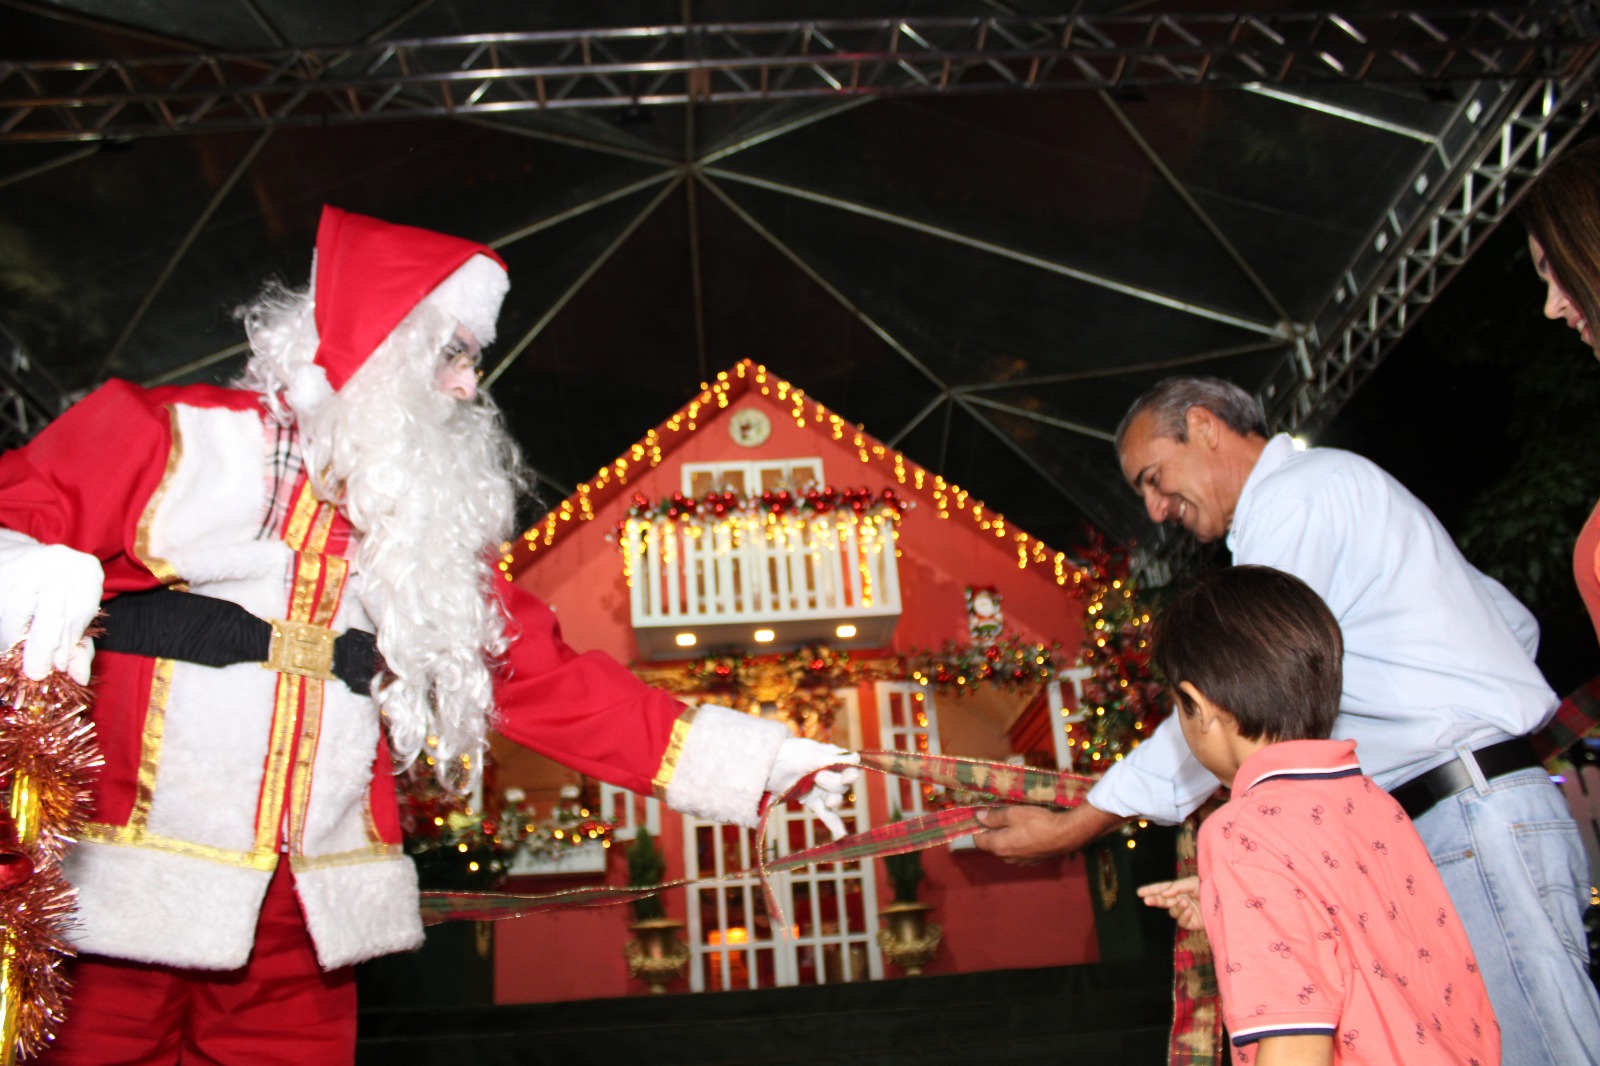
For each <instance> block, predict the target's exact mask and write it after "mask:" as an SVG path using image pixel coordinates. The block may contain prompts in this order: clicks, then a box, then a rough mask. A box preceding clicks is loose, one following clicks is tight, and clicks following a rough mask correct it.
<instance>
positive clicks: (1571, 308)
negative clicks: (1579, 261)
mask: <svg viewBox="0 0 1600 1066" xmlns="http://www.w3.org/2000/svg"><path fill="white" fill-rule="evenodd" d="M1528 254H1529V255H1531V256H1533V268H1534V269H1535V270H1537V271H1538V272H1539V277H1541V278H1543V279H1544V284H1545V294H1544V317H1546V318H1550V319H1560V320H1561V321H1563V322H1565V323H1566V324H1567V325H1568V326H1570V327H1571V328H1573V329H1575V330H1577V331H1578V336H1580V337H1582V338H1583V343H1585V344H1587V345H1588V346H1589V347H1590V348H1591V349H1594V347H1595V344H1594V334H1593V333H1592V332H1590V329H1589V323H1588V322H1585V321H1584V319H1583V312H1582V311H1580V310H1578V305H1577V304H1575V303H1573V302H1572V299H1571V297H1569V296H1568V295H1567V294H1566V291H1565V290H1564V289H1562V288H1561V283H1560V282H1559V281H1557V280H1556V276H1555V274H1554V273H1553V272H1552V271H1551V270H1550V263H1549V260H1548V259H1546V258H1545V254H1544V246H1543V245H1541V244H1540V243H1539V239H1538V238H1537V237H1534V236H1533V235H1532V234H1529V235H1528ZM1595 357H1596V358H1600V350H1595Z"/></svg>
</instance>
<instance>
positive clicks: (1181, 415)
mask: <svg viewBox="0 0 1600 1066" xmlns="http://www.w3.org/2000/svg"><path fill="white" fill-rule="evenodd" d="M1191 407H1204V408H1205V409H1206V410H1207V411H1210V412H1211V413H1212V414H1214V415H1216V416H1217V417H1218V418H1220V419H1222V422H1223V424H1224V425H1226V426H1227V427H1228V428H1229V429H1231V430H1233V431H1234V432H1235V433H1237V434H1239V435H1240V436H1241V437H1248V436H1250V435H1251V434H1252V433H1254V434H1258V435H1259V436H1263V437H1265V436H1267V418H1266V415H1264V414H1263V413H1262V411H1261V405H1260V404H1259V403H1257V402H1256V398H1255V397H1254V396H1252V395H1250V394H1249V393H1248V392H1245V391H1244V390H1243V389H1241V388H1240V387H1239V386H1237V385H1235V384H1234V383H1233V382H1231V381H1223V380H1222V379H1221V378H1196V377H1185V378H1163V379H1161V380H1160V381H1158V382H1156V383H1155V384H1154V385H1153V386H1151V387H1150V389H1149V391H1147V392H1146V393H1145V394H1144V395H1143V396H1141V397H1139V398H1138V399H1137V400H1135V401H1133V406H1132V407H1130V408H1128V413H1127V414H1125V415H1123V416H1122V422H1121V423H1120V424H1118V426H1117V451H1118V452H1121V451H1122V439H1123V438H1124V437H1126V436H1127V435H1128V427H1129V426H1130V425H1132V424H1133V420H1134V419H1135V418H1137V417H1139V416H1140V415H1142V414H1144V413H1145V412H1146V411H1148V412H1150V415H1151V417H1152V418H1153V419H1154V423H1155V424H1154V431H1155V435H1156V436H1157V437H1169V438H1171V439H1173V440H1176V441H1178V442H1179V443H1180V444H1181V443H1183V442H1184V441H1187V440H1188V439H1189V423H1188V414H1189V408H1191Z"/></svg>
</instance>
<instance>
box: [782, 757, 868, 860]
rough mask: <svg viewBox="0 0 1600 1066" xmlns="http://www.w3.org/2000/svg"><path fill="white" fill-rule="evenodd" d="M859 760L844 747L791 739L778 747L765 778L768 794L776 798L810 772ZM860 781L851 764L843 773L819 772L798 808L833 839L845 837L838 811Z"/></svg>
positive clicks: (859, 774) (857, 770)
mask: <svg viewBox="0 0 1600 1066" xmlns="http://www.w3.org/2000/svg"><path fill="white" fill-rule="evenodd" d="M860 761H861V756H859V755H857V754H856V753H855V752H853V751H849V750H847V749H845V748H840V747H835V746H834V745H832V744H819V743H817V742H816V741H815V740H805V739H804V738H801V737H790V738H789V739H788V740H785V741H784V742H783V744H782V745H780V746H779V748H778V757H777V758H776V759H774V760H773V762H772V770H771V772H770V773H768V775H767V791H768V792H770V793H772V796H773V798H774V799H777V798H778V797H780V796H782V795H783V794H784V793H785V792H787V791H789V789H791V788H793V787H794V784H795V782H796V781H799V780H800V779H801V778H802V777H805V776H806V775H807V774H809V773H811V772H812V771H815V770H820V768H821V767H824V766H834V765H836V764H838V763H859V762H860ZM859 780H861V770H860V769H859V768H857V767H856V766H853V765H852V766H846V767H845V768H844V769H842V770H821V772H819V773H818V774H817V776H816V778H815V779H814V780H813V782H812V784H813V787H812V789H811V790H810V791H809V792H807V793H806V794H805V795H803V796H801V797H800V805H801V806H802V807H804V808H805V809H806V810H808V811H810V812H811V816H812V817H813V818H816V819H817V820H818V821H820V822H821V823H822V824H823V825H825V826H827V827H828V832H830V833H832V834H833V839H835V840H838V839H839V838H840V837H842V836H844V822H843V821H842V820H841V819H840V818H839V815H838V813H837V812H838V811H839V810H840V809H842V808H843V807H844V799H845V797H846V796H847V795H849V794H850V786H851V785H854V784H855V783H856V782H857V781H859Z"/></svg>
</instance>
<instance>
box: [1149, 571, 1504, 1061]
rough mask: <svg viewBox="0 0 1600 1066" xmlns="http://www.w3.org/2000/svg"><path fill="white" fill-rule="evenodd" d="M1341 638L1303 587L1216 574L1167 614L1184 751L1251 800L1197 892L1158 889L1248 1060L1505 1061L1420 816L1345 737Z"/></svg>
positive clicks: (1251, 575) (1208, 851) (1153, 902)
mask: <svg viewBox="0 0 1600 1066" xmlns="http://www.w3.org/2000/svg"><path fill="white" fill-rule="evenodd" d="M1343 654H1344V642H1343V639H1342V637H1341V635H1340V632H1339V624H1338V622H1337V621H1335V620H1334V617H1333V615H1332V613H1331V612H1330V611H1329V610H1328V608H1327V606H1326V605H1325V604H1323V602H1322V600H1321V599H1319V598H1318V597H1317V595H1316V593H1314V592H1312V591H1311V589H1310V588H1308V587H1307V586H1306V585H1305V584H1304V583H1303V582H1301V581H1300V580H1299V579H1298V578H1295V577H1292V576H1290V575H1288V574H1285V573H1282V572H1281V571H1277V570H1273V569H1271V568H1269V567H1263V566H1238V567H1232V568H1229V569H1226V570H1219V571H1214V572H1211V573H1207V574H1203V575H1201V576H1200V577H1199V578H1198V579H1197V580H1195V581H1194V582H1193V584H1191V585H1190V586H1188V587H1187V588H1185V589H1184V590H1183V591H1182V592H1181V593H1179V594H1178V596H1177V597H1176V598H1175V599H1174V600H1173V601H1172V603H1171V605H1170V606H1169V607H1168V608H1167V610H1166V612H1165V614H1164V616H1163V618H1162V621H1161V626H1160V629H1159V631H1158V633H1157V640H1156V651H1155V655H1156V662H1157V664H1158V665H1159V666H1160V668H1161V670H1162V672H1163V673H1164V674H1165V675H1166V677H1167V679H1168V681H1169V683H1171V684H1172V685H1174V686H1175V691H1176V694H1177V697H1178V702H1179V707H1180V712H1181V713H1180V724H1181V726H1182V729H1183V735H1184V739H1185V740H1186V741H1187V742H1188V744H1189V747H1190V748H1191V749H1192V750H1193V751H1194V754H1195V757H1196V758H1197V759H1199V761H1200V762H1201V764H1202V765H1204V766H1205V767H1206V769H1208V770H1210V771H1211V772H1212V773H1213V774H1215V775H1216V776H1217V777H1218V778H1219V779H1221V781H1222V782H1223V783H1224V784H1225V785H1228V786H1229V787H1230V788H1231V789H1232V790H1233V793H1232V799H1230V800H1229V802H1228V803H1227V804H1226V805H1224V806H1223V807H1222V808H1220V809H1219V810H1218V811H1217V812H1216V813H1215V814H1213V815H1212V816H1211V817H1210V818H1208V819H1207V820H1206V821H1205V823H1204V824H1203V825H1202V826H1201V827H1200V837H1199V866H1200V876H1199V879H1198V892H1196V882H1195V879H1193V878H1187V879H1185V880H1184V881H1177V882H1163V883H1161V884H1155V885H1146V886H1145V887H1143V888H1141V889H1140V890H1139V894H1140V895H1141V896H1142V897H1143V898H1144V900H1145V902H1146V903H1147V904H1148V905H1150V906H1159V907H1166V908H1168V910H1169V911H1171V913H1172V915H1173V917H1174V918H1177V919H1178V921H1179V922H1181V923H1182V924H1184V926H1185V927H1186V928H1190V929H1193V928H1198V927H1199V926H1200V925H1201V924H1202V923H1203V924H1204V928H1205V930H1206V934H1207V935H1208V936H1209V937H1210V939H1211V943H1212V949H1213V951H1214V952H1215V954H1216V960H1217V983H1218V986H1219V988H1220V990H1221V992H1222V1007H1223V1016H1224V1018H1225V1019H1226V1021H1227V1025H1228V1030H1229V1033H1230V1035H1231V1038H1232V1042H1233V1058H1234V1062H1235V1063H1241V1064H1246V1063H1248V1064H1253V1066H1281V1064H1283V1063H1351V1064H1353V1063H1395V1062H1401V1061H1404V1062H1406V1063H1407V1064H1408V1066H1416V1064H1422V1063H1476V1064H1479V1066H1492V1064H1495V1063H1498V1062H1499V1061H1500V1031H1499V1026H1498V1025H1497V1023H1496V1022H1495V1019H1494V1013H1493V1010H1492V1008H1491V1007H1490V1005H1489V996H1488V993H1487V992H1486V991H1485V990H1484V985H1483V980H1482V978H1481V977H1480V976H1479V975H1478V968H1477V965H1476V963H1475V962H1474V961H1473V957H1472V948H1471V946H1470V945H1469V944H1468V942H1467V935H1466V931H1465V930H1464V929H1463V928H1462V926H1461V922H1460V919H1459V918H1458V917H1457V916H1456V912H1455V909H1454V908H1453V907H1452V906H1451V904H1450V899H1449V896H1447V895H1446V893H1445V889H1444V884H1443V882H1442V881H1440V879H1439V874H1438V871H1437V870H1435V869H1434V866H1433V862H1432V860H1431V859H1429V857H1428V852H1427V851H1426V849H1425V848H1424V847H1423V845H1422V841H1421V840H1420V839H1419V838H1418V837H1417V834H1416V830H1415V829H1413V828H1412V825H1411V821H1410V819H1409V818H1407V817H1406V815H1405V812H1404V811H1402V810H1401V809H1400V805H1399V804H1397V803H1396V802H1395V801H1394V800H1393V799H1391V798H1390V797H1389V795H1388V794H1387V793H1385V792H1383V791H1382V790H1381V789H1379V788H1378V787H1377V786H1376V785H1375V784H1373V782H1372V779H1371V778H1369V777H1367V776H1366V775H1364V774H1363V773H1362V772H1361V768H1360V766H1359V765H1358V764H1357V762H1356V757H1355V742H1354V741H1349V740H1332V739H1329V738H1328V734H1329V731H1330V730H1331V729H1332V726H1333V720H1334V716H1335V715H1336V714H1337V713H1338V710H1339V691H1340V686H1341V668H1340V663H1341V660H1342V658H1343Z"/></svg>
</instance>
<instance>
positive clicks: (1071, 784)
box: [422, 751, 1095, 929]
mask: <svg viewBox="0 0 1600 1066" xmlns="http://www.w3.org/2000/svg"><path fill="white" fill-rule="evenodd" d="M841 765H843V764H841ZM860 765H861V767H862V768H863V769H866V770H871V771H874V772H876V773H882V774H891V775H893V776H896V777H904V778H908V779H910V780H912V781H918V782H922V783H924V784H931V785H940V786H943V787H945V788H950V789H956V790H959V791H961V792H964V793H969V794H977V795H979V796H983V797H987V798H989V799H991V800H993V801H994V802H992V803H985V804H982V805H972V806H963V807H947V808H944V809H943V810H938V811H934V812H933V813H931V814H924V815H920V816H918V817H915V818H908V819H906V820H904V821H900V822H895V823H892V824H890V825H883V826H878V827H876V828H873V829H868V830H866V831H864V832H861V833H853V834H851V835H850V836H847V837H843V838H841V839H839V840H835V841H833V842H831V843H828V844H819V845H817V846H816V847H814V848H806V849H805V850H803V851H797V852H794V853H793V854H790V855H785V856H784V857H782V858H780V859H774V860H772V861H767V860H766V859H765V858H764V856H765V855H766V854H767V849H766V848H765V847H764V846H763V847H760V848H758V849H757V854H759V855H761V856H763V860H762V861H761V862H760V863H759V864H758V866H757V867H756V868H755V869H754V870H740V871H737V872H735V873H729V874H723V875H722V876H721V877H714V878H702V879H700V880H698V881H692V880H689V879H683V880H678V881H668V882H666V883H664V884H660V885H654V886H651V887H649V888H645V889H640V888H636V887H609V886H599V887H595V888H575V889H569V890H567V891H564V892H550V893H545V894H540V895H522V894H517V893H510V892H424V893H423V894H422V920H423V921H424V922H425V923H427V924H429V925H434V924H437V923H439V922H448V921H457V920H472V921H493V920H495V919H499V918H518V917H521V916H522V915H525V914H534V913H537V912H538V911H543V910H556V909H560V908H566V907H604V906H609V905H612V904H616V903H628V902H631V901H632V900H636V899H642V898H643V897H645V896H652V895H655V894H656V893H658V892H664V891H666V890H668V889H672V888H682V887H685V886H687V885H690V884H711V883H714V882H716V881H731V880H735V879H739V878H746V877H749V876H751V874H756V875H757V876H758V877H759V879H760V881H761V891H762V893H763V895H764V896H765V897H766V902H767V913H769V914H771V915H772V916H773V918H774V919H775V924H776V925H777V927H778V928H779V929H788V928H789V925H788V922H787V920H786V919H785V917H784V908H783V906H782V904H781V903H780V902H779V900H778V899H777V896H776V893H774V892H773V890H772V883H771V875H772V874H774V873H781V872H783V871H785V870H794V869H798V868H800V867H802V866H810V865H811V864H813V863H824V862H850V861H853V860H857V859H870V858H876V857H881V856H886V855H899V854H902V853H904V852H908V851H920V850H922V849H923V848H931V847H934V846H936V845H939V844H944V843H946V842H948V841H951V840H955V839H956V838H957V837H963V836H968V835H970V834H972V833H976V832H980V831H982V829H983V825H982V824H981V823H980V822H979V821H978V812H979V811H981V810H984V809H985V808H987V807H994V806H998V805H1001V804H1018V803H1027V804H1034V805H1037V806H1046V807H1074V806H1077V804H1079V803H1080V802H1082V801H1083V797H1084V796H1085V795H1087V794H1088V791H1089V789H1090V787H1091V786H1092V785H1093V784H1094V782H1095V779H1094V778H1092V777H1084V776H1081V775H1079V774H1070V773H1065V772H1062V771H1057V770H1040V769H1036V768H1034V767H1030V766H1014V765H1012V764H1010V763H996V762H984V761H981V760H977V759H961V758H956V757H954V756H949V755H921V754H916V753H913V752H904V751H864V752H862V753H861V764H860ZM834 768H835V769H837V767H834ZM814 776H815V774H813V775H810V776H807V777H804V778H802V779H801V780H800V781H798V782H796V783H795V785H794V786H793V787H792V788H790V789H789V791H788V792H786V793H785V794H784V795H782V796H779V797H774V799H773V801H772V802H771V803H770V804H769V805H768V806H767V809H766V811H764V812H763V814H762V816H761V824H760V826H759V827H758V829H757V831H756V832H757V839H758V840H760V841H761V842H763V844H764V843H765V841H766V839H767V824H768V821H769V820H770V819H771V817H772V812H773V811H775V810H780V809H782V807H783V806H784V804H786V803H787V802H788V801H789V800H791V799H793V798H794V797H796V796H801V795H804V794H805V792H806V791H807V790H808V789H809V788H810V787H811V778H812V777H814Z"/></svg>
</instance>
